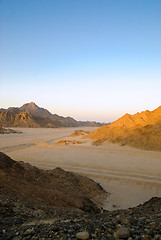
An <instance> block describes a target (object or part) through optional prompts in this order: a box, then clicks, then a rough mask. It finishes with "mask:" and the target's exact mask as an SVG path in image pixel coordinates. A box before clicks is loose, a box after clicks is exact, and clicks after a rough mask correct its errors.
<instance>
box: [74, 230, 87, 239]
mask: <svg viewBox="0 0 161 240" xmlns="http://www.w3.org/2000/svg"><path fill="white" fill-rule="evenodd" d="M76 238H77V239H82V240H84V239H88V238H89V233H88V232H87V231H83V232H79V233H77V234H76Z"/></svg>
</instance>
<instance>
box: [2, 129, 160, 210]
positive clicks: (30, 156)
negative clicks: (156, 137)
mask: <svg viewBox="0 0 161 240" xmlns="http://www.w3.org/2000/svg"><path fill="white" fill-rule="evenodd" d="M79 129H82V130H84V131H94V130H95V129H96V128H92V127H90V128H89V127H84V128H57V129H31V128H24V129H23V128H16V130H19V131H22V132H23V134H9V135H8V134H3V135H0V151H2V152H4V153H6V154H7V155H9V156H10V157H12V158H13V159H15V160H17V161H22V160H23V161H25V162H28V163H30V164H32V165H35V166H38V167H40V168H44V169H51V168H55V167H61V168H63V169H65V170H70V171H74V172H77V173H80V174H83V175H86V176H88V177H90V178H92V179H94V180H96V181H97V182H99V183H100V184H101V185H102V186H103V187H104V188H105V189H106V190H107V191H108V192H110V193H111V195H110V197H108V199H107V200H106V202H105V203H104V208H105V209H108V210H112V209H116V208H128V207H132V206H136V205H138V204H140V203H143V202H145V201H146V200H148V199H150V198H151V197H156V196H158V197H161V152H156V151H145V150H139V149H136V148H131V147H127V146H120V145H117V144H111V143H106V144H103V145H102V146H93V145H91V140H87V139H85V140H81V136H77V137H68V136H69V135H70V134H72V133H73V132H74V131H75V130H79ZM61 140H71V141H83V143H82V144H68V145H65V144H56V143H57V142H58V141H61Z"/></svg>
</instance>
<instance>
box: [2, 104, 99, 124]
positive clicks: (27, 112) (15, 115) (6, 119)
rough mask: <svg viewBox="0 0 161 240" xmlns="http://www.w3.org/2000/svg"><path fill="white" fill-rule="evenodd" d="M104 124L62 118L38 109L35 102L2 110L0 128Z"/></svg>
mask: <svg viewBox="0 0 161 240" xmlns="http://www.w3.org/2000/svg"><path fill="white" fill-rule="evenodd" d="M101 125H103V124H101V123H97V122H89V121H87V122H83V121H76V120H75V119H73V118H71V117H62V116H59V115H57V114H52V113H50V112H49V111H48V110H46V109H44V108H40V107H38V106H37V105H36V104H35V103H34V102H31V103H26V104H24V105H23V106H22V107H20V108H17V107H9V108H8V109H2V108H1V109H0V126H3V127H32V128H41V127H44V128H57V127H79V126H94V127H99V126H101Z"/></svg>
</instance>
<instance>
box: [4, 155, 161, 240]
mask: <svg viewBox="0 0 161 240" xmlns="http://www.w3.org/2000/svg"><path fill="white" fill-rule="evenodd" d="M0 179H1V181H0V189H1V191H0V239H2V240H9V239H12V240H25V239H37V240H49V239H57V240H76V239H101V240H105V239H109V240H115V239H117V240H119V239H127V240H159V239H161V198H155V197H154V198H152V199H151V200H149V201H147V202H146V203H144V204H142V205H139V206H137V207H134V208H129V209H125V210H115V211H111V212H109V211H106V210H103V209H99V208H98V206H97V205H96V204H94V203H93V201H92V200H91V199H94V197H95V196H96V195H101V194H102V195H103V196H107V193H106V192H105V191H104V190H103V189H102V188H101V186H100V185H98V184H97V183H95V182H94V181H92V180H90V179H88V178H86V177H82V176H80V175H78V174H73V173H70V172H65V171H64V170H62V169H59V168H56V169H54V170H50V171H44V170H40V169H38V168H36V167H33V166H31V165H29V164H25V163H23V162H16V161H14V160H12V159H11V158H9V157H8V156H7V155H5V154H3V153H0ZM56 186H58V187H56ZM28 187H29V188H30V189H31V190H32V191H29V189H28ZM52 191H53V193H54V194H53V195H52V197H51V198H50V196H51V192H52ZM58 192H59V193H61V195H60V194H58ZM62 197H63V198H62Z"/></svg>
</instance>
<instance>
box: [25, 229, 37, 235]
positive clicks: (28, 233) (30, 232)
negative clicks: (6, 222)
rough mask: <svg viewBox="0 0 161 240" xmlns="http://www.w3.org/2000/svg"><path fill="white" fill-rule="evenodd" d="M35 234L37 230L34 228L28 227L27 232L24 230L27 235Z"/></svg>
mask: <svg viewBox="0 0 161 240" xmlns="http://www.w3.org/2000/svg"><path fill="white" fill-rule="evenodd" d="M34 234H35V231H34V230H33V229H32V228H29V229H27V230H26V231H25V232H24V235H25V236H27V235H34Z"/></svg>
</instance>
